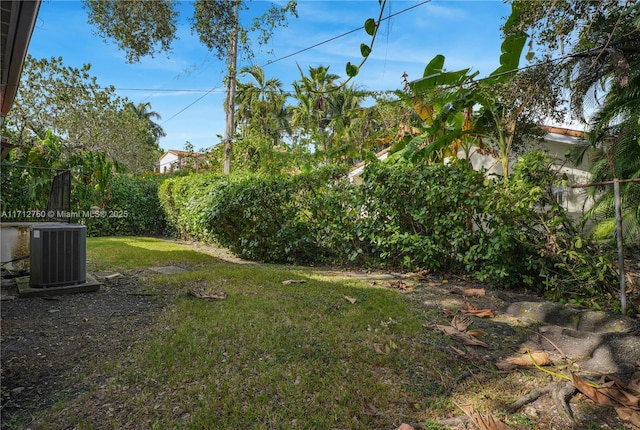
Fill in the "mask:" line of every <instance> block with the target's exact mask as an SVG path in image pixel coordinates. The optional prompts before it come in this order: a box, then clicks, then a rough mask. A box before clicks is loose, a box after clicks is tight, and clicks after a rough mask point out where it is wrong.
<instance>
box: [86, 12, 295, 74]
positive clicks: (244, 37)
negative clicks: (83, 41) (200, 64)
mask: <svg viewBox="0 0 640 430" xmlns="http://www.w3.org/2000/svg"><path fill="white" fill-rule="evenodd" d="M84 5H85V8H86V9H87V11H88V14H89V23H90V24H92V25H94V26H95V28H96V32H97V34H98V35H100V36H101V37H103V38H105V39H113V40H114V41H115V42H116V43H117V44H118V47H119V48H120V49H122V50H123V51H125V53H126V55H127V60H128V61H129V62H137V61H139V60H140V59H141V58H142V57H145V56H147V55H150V56H154V55H156V54H158V53H162V52H165V53H168V52H170V51H171V44H172V42H173V41H174V40H175V39H176V37H177V36H176V30H177V26H178V19H179V17H180V14H179V11H178V5H179V2H177V1H175V0H154V1H144V2H134V1H113V0H84ZM296 5H297V2H296V1H294V0H289V1H287V2H286V3H285V4H284V5H282V2H272V3H271V6H270V7H269V9H268V10H267V12H265V13H264V14H262V15H261V16H258V17H255V18H254V19H253V20H252V21H251V23H250V24H249V25H247V26H242V25H240V22H239V20H238V15H237V14H236V13H235V11H236V8H238V9H240V10H246V9H248V5H247V2H244V1H238V0H217V1H211V0H196V1H194V2H193V15H192V16H191V17H190V18H189V21H190V23H191V29H192V31H193V32H194V33H196V34H197V35H198V37H199V38H200V41H201V42H202V43H203V44H204V45H205V46H206V47H207V48H208V49H209V50H211V51H213V52H215V53H216V55H217V56H218V58H220V59H223V58H226V57H227V55H228V53H229V48H230V43H231V39H232V37H233V34H234V32H235V31H236V30H238V31H239V33H240V38H239V39H240V48H241V50H242V51H243V52H244V53H245V54H247V55H250V53H251V44H252V39H251V38H250V35H251V34H254V35H255V39H254V40H253V41H257V42H258V43H266V42H267V41H268V40H269V37H270V36H271V34H272V32H273V30H274V29H275V28H276V27H278V26H282V25H285V24H286V18H287V15H289V14H292V15H294V16H295V15H296V13H297V12H296Z"/></svg>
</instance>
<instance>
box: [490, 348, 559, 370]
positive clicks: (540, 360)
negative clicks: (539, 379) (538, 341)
mask: <svg viewBox="0 0 640 430" xmlns="http://www.w3.org/2000/svg"><path fill="white" fill-rule="evenodd" d="M550 364H553V363H552V362H551V360H550V359H549V356H548V355H547V353H546V352H544V351H534V352H525V353H524V354H521V355H516V356H512V357H507V358H505V359H504V360H501V361H499V362H498V363H496V367H497V368H498V369H500V370H511V369H515V368H517V367H532V366H535V365H538V366H548V365H550Z"/></svg>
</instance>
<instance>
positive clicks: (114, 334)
mask: <svg viewBox="0 0 640 430" xmlns="http://www.w3.org/2000/svg"><path fill="white" fill-rule="evenodd" d="M194 247H196V248H197V249H199V250H201V251H206V252H208V253H210V254H212V255H214V256H215V257H217V258H221V259H225V260H228V261H232V262H234V263H244V264H253V263H248V262H243V261H241V260H238V259H236V258H234V257H233V256H231V255H229V254H228V253H226V252H225V251H224V250H216V249H213V248H204V247H201V246H196V245H194ZM634 264H635V263H634ZM313 270H316V269H313ZM145 273H146V272H130V273H123V274H120V276H114V277H106V278H105V275H107V274H100V273H96V274H95V275H97V277H98V278H99V279H100V280H101V281H102V282H103V283H104V284H103V286H102V287H101V289H100V291H98V292H95V293H85V294H76V295H68V296H57V297H50V298H17V299H12V300H3V301H2V309H1V311H2V312H1V317H2V332H1V348H2V380H1V385H2V387H1V393H2V397H1V400H2V411H1V412H2V416H1V418H2V428H7V429H10V428H25V422H27V427H28V420H29V417H30V416H32V415H34V414H36V413H38V412H39V411H42V410H45V409H48V408H50V407H51V406H52V405H54V404H55V403H57V402H63V401H64V400H65V399H69V398H73V397H75V396H77V395H78V394H80V393H83V392H85V391H86V390H88V389H89V388H90V387H91V386H93V387H95V386H96V384H98V385H99V384H100V381H99V380H98V381H96V380H95V379H92V380H91V381H88V380H87V378H86V377H85V376H84V375H85V374H86V372H85V370H86V369H87V368H88V366H89V365H90V364H91V363H92V362H93V360H96V359H99V358H100V357H102V356H105V355H109V354H118V353H120V352H122V351H124V350H126V349H127V348H131V347H132V346H133V345H135V344H136V343H137V342H141V341H143V340H144V338H145V332H146V330H147V329H148V328H149V327H150V326H151V324H152V322H153V320H154V318H156V316H157V315H159V313H160V312H161V311H162V309H163V307H164V306H165V305H166V304H167V303H168V301H169V300H171V298H170V297H162V296H157V295H156V296H149V295H148V294H146V293H145V292H144V291H145V290H144V286H143V285H141V281H140V278H141V277H142V275H144V274H145ZM334 274H335V275H336V276H339V277H357V278H359V279H365V280H367V281H368V282H370V283H372V284H378V285H382V286H385V287H388V288H393V289H397V290H398V291H399V293H400V294H404V295H406V297H407V299H408V300H411V301H412V303H413V308H414V309H415V311H416V312H425V313H428V312H432V311H434V310H436V311H437V312H438V313H439V314H440V315H441V316H442V319H440V320H439V321H434V324H433V325H430V326H427V327H425V329H427V330H436V331H438V330H441V328H440V329H439V328H438V327H437V325H436V323H437V324H440V325H441V324H446V321H450V320H452V319H453V318H454V317H456V316H459V317H461V318H462V319H467V318H465V317H462V316H463V315H464V314H463V313H461V311H462V310H467V309H469V308H468V304H467V303H471V304H472V305H473V306H475V307H476V308H477V309H491V310H494V311H495V317H493V318H479V317H477V316H473V315H472V316H470V317H469V318H470V320H469V321H470V322H471V323H472V325H471V326H469V329H479V330H482V331H483V332H484V333H485V336H483V337H482V338H480V339H481V341H482V342H484V343H486V344H487V346H488V347H469V346H465V345H464V344H463V343H460V344H458V343H456V342H451V341H450V339H448V338H447V337H446V335H445V334H444V333H443V334H442V337H441V339H442V342H438V343H437V346H438V347H439V348H442V349H444V350H446V351H447V352H448V353H450V354H451V357H452V359H455V360H462V361H466V362H468V364H469V367H468V368H469V371H468V372H465V373H464V374H462V375H461V377H460V380H459V381H456V385H458V386H461V385H463V384H464V383H465V382H466V380H467V379H468V380H470V381H471V382H472V383H473V384H478V383H481V382H482V380H483V378H484V376H483V373H484V370H483V369H486V368H488V367H491V368H493V369H495V367H494V366H495V364H496V363H497V362H499V361H500V360H501V359H503V358H504V357H505V354H507V353H508V352H515V351H516V350H517V349H518V348H519V347H522V346H523V345H526V346H528V347H529V348H530V349H531V350H541V351H542V350H544V351H546V352H547V354H548V356H549V357H550V358H551V360H553V362H554V364H558V365H563V364H566V365H567V366H570V367H571V368H573V369H576V371H577V372H581V374H588V375H591V376H593V375H594V374H600V373H615V374H616V375H619V376H620V377H622V378H623V379H625V380H627V381H629V380H631V379H632V378H633V377H634V374H635V371H636V370H637V367H636V365H637V364H638V362H640V338H639V337H638V334H639V333H640V320H638V318H635V319H633V318H628V319H623V318H619V317H617V316H615V315H611V314H607V313H593V312H591V313H589V312H585V311H584V310H577V309H571V308H567V307H562V306H559V305H555V304H552V303H545V302H542V301H541V300H540V299H539V298H537V297H534V296H527V295H521V294H514V293H507V292H500V291H491V290H489V289H486V288H484V286H483V285H481V284H478V283H476V282H472V281H470V280H466V279H462V278H455V277H454V278H451V279H446V280H443V279H442V278H440V277H433V276H428V275H425V276H420V275H413V276H409V275H406V274H389V273H386V274H385V273H377V274H373V273H368V272H344V271H335V272H334ZM100 275H102V276H100ZM470 288H471V289H475V291H476V293H472V292H470V291H472V290H469V289H470ZM481 290H483V291H484V294H480V293H479V291H481ZM2 294H3V299H7V298H8V296H11V295H12V294H14V292H12V290H11V287H7V286H3V291H2ZM14 295H15V294H14ZM504 372H505V375H506V372H507V371H504ZM534 372H539V374H542V372H540V371H537V370H534ZM485 376H487V377H489V376H490V377H493V378H495V371H494V373H492V374H491V375H485ZM554 381H555V382H554ZM480 385H481V384H480ZM457 388H459V387H454V386H452V387H451V391H452V395H457V396H458V398H459V393H458V394H455V393H454V390H456V389H457ZM511 389H512V390H513V392H512V393H510V394H512V397H514V398H518V397H519V398H520V400H521V402H520V403H521V404H519V405H518V404H512V405H511V406H512V412H518V413H521V414H522V415H524V416H526V417H527V420H528V422H533V423H537V424H536V427H535V428H545V429H565V428H570V427H575V428H581V427H580V426H581V425H584V423H588V424H589V425H590V426H591V427H589V428H633V427H631V426H630V425H628V424H623V423H622V422H621V421H620V420H619V419H618V418H617V415H616V413H615V412H614V411H613V408H611V407H597V406H593V404H592V402H591V401H590V400H588V399H586V398H585V396H583V395H581V394H577V393H576V391H575V390H573V389H572V387H571V385H570V384H569V383H568V382H567V381H561V380H560V381H558V380H557V379H556V378H552V377H550V376H549V375H545V376H544V377H540V376H539V375H538V377H536V378H531V379H527V382H526V383H525V382H523V383H522V384H519V385H515V384H514V385H513V386H511ZM568 413H569V414H574V418H575V421H576V422H578V423H582V424H575V423H572V422H571V420H570V419H569V417H568V416H567V414H568ZM440 423H441V424H442V426H443V428H453V429H464V428H475V427H474V426H473V425H471V424H470V422H469V420H468V419H466V418H465V416H464V415H463V414H462V413H460V414H459V415H457V416H452V417H442V418H440ZM412 424H413V425H414V427H416V428H419V423H412Z"/></svg>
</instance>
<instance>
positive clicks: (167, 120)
mask: <svg viewBox="0 0 640 430" xmlns="http://www.w3.org/2000/svg"><path fill="white" fill-rule="evenodd" d="M217 88H220V87H217ZM215 89H216V87H213V88H211V89H210V90H209V91H207V92H206V93H204V94H203V95H201V96H200V97H198V98H197V99H195V100H194V101H193V102H191V103H189V104H188V105H187V106H185V107H184V108H182V109H181V110H180V111H178V112H177V113H175V114H173V115H172V116H171V117H170V118H168V119H165V120H164V121H162V123H161V124H160V125H164V124H166V123H167V122H169V121H171V120H172V119H173V118H175V117H177V116H178V115H180V114H181V113H182V112H184V111H186V110H187V109H189V108H190V107H191V106H193V105H194V104H196V103H198V102H199V101H200V100H202V99H203V98H205V97H206V96H208V95H209V94H211V93H212V92H213V91H214V90H215Z"/></svg>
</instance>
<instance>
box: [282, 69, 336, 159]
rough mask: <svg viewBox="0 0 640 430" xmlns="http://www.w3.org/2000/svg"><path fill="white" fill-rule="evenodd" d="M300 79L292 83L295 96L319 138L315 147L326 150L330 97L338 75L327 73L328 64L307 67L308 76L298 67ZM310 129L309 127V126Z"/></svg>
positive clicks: (329, 121)
mask: <svg viewBox="0 0 640 430" xmlns="http://www.w3.org/2000/svg"><path fill="white" fill-rule="evenodd" d="M298 70H299V71H300V80H298V81H296V82H294V83H293V87H294V90H295V94H296V95H295V97H296V98H297V99H298V101H299V102H300V103H301V104H302V106H301V108H303V109H304V110H306V112H307V113H306V114H305V116H306V120H307V121H309V122H311V123H312V124H313V127H315V129H316V130H315V131H317V133H315V132H312V133H313V135H314V137H315V138H316V139H318V140H319V142H318V144H316V149H317V148H318V147H320V148H321V149H322V150H323V151H326V150H327V149H328V147H329V135H328V134H329V133H328V130H327V127H328V126H329V124H330V123H331V118H330V113H331V108H330V103H331V102H330V98H331V97H332V94H333V91H335V90H336V89H337V86H336V84H335V82H336V81H337V80H338V79H339V78H340V76H338V75H334V74H332V73H329V67H328V66H318V67H309V76H305V75H304V73H303V72H302V70H301V69H300V67H298ZM309 130H310V131H311V128H309Z"/></svg>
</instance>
